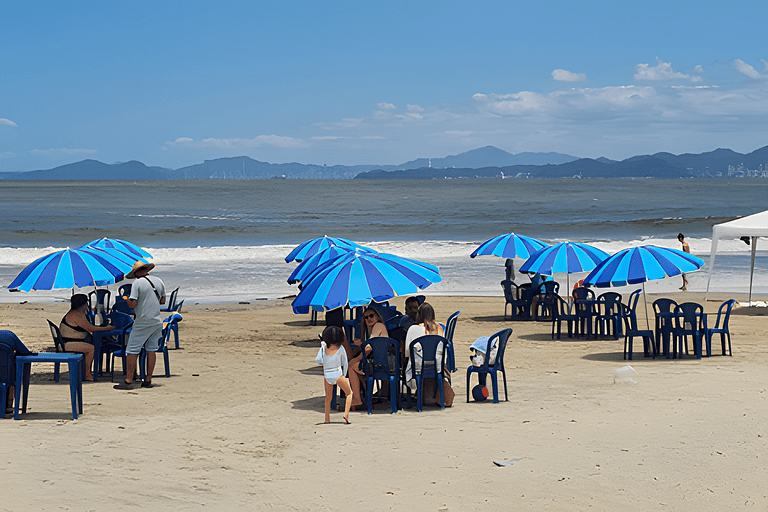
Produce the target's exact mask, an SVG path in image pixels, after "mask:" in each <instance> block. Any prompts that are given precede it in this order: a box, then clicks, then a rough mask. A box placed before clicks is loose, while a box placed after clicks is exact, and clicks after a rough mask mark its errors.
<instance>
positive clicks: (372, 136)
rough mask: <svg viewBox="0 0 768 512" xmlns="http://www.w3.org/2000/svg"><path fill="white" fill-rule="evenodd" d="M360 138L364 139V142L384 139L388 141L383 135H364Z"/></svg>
mask: <svg viewBox="0 0 768 512" xmlns="http://www.w3.org/2000/svg"><path fill="white" fill-rule="evenodd" d="M360 138H361V139H363V140H384V139H386V137H384V136H382V135H363V136H362V137H360Z"/></svg>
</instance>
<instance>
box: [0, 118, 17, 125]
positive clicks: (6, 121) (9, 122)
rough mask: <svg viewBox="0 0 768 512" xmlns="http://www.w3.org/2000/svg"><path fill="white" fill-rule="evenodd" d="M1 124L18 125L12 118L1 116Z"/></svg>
mask: <svg viewBox="0 0 768 512" xmlns="http://www.w3.org/2000/svg"><path fill="white" fill-rule="evenodd" d="M0 124H4V125H6V126H18V125H17V124H16V123H14V122H13V121H11V120H10V119H6V118H4V117H0Z"/></svg>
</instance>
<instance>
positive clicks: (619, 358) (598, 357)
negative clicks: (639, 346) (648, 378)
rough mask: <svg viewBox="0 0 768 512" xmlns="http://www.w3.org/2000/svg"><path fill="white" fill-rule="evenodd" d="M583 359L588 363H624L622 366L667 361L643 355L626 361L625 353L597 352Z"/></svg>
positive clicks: (662, 358) (663, 358) (635, 355)
mask: <svg viewBox="0 0 768 512" xmlns="http://www.w3.org/2000/svg"><path fill="white" fill-rule="evenodd" d="M581 358H582V359H584V360H587V361H606V362H610V361H613V362H615V363H622V364H637V363H642V362H656V361H660V360H665V357H664V356H661V357H659V356H656V359H653V358H651V357H645V356H643V355H642V354H633V355H632V360H629V359H624V351H621V352H597V353H595V354H586V355H584V356H581Z"/></svg>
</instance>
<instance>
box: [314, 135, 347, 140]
mask: <svg viewBox="0 0 768 512" xmlns="http://www.w3.org/2000/svg"><path fill="white" fill-rule="evenodd" d="M348 138H349V137H339V136H336V135H322V136H317V137H310V138H309V140H338V139H348Z"/></svg>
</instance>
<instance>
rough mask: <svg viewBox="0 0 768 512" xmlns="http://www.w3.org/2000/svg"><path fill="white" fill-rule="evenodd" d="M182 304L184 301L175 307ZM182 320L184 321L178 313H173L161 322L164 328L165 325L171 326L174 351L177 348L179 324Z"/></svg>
mask: <svg viewBox="0 0 768 512" xmlns="http://www.w3.org/2000/svg"><path fill="white" fill-rule="evenodd" d="M183 302H184V301H181V302H180V303H179V304H177V306H181V304H182V303H183ZM182 320H184V319H183V318H182V317H181V315H180V314H178V313H173V314H172V315H171V316H169V317H168V318H166V319H165V320H163V326H165V324H170V326H171V332H172V333H173V341H174V342H175V344H176V349H178V348H179V322H181V321H182ZM168 339H169V340H170V337H169V338H168Z"/></svg>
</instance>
